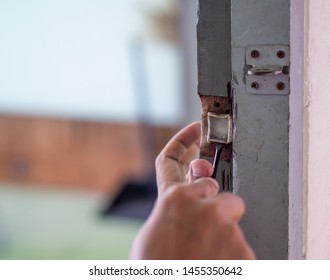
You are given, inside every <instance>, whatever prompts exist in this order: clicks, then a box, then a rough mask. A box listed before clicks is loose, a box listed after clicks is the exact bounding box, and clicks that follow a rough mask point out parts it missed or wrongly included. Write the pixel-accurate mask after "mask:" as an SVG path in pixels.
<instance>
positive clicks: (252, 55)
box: [251, 50, 260, 58]
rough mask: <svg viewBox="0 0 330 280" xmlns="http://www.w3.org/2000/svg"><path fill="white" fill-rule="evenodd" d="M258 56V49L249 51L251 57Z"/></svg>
mask: <svg viewBox="0 0 330 280" xmlns="http://www.w3.org/2000/svg"><path fill="white" fill-rule="evenodd" d="M259 56H260V53H259V51H257V50H252V51H251V57H252V58H258V57H259Z"/></svg>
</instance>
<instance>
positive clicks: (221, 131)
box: [207, 112, 233, 144]
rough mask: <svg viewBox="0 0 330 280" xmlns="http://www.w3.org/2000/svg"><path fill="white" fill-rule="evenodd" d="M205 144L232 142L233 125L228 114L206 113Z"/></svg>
mask: <svg viewBox="0 0 330 280" xmlns="http://www.w3.org/2000/svg"><path fill="white" fill-rule="evenodd" d="M207 121H208V132H207V142H209V143H210V142H217V143H222V144H229V143H231V142H232V134H233V129H232V127H233V124H232V118H231V116H230V115H229V114H219V115H218V114H214V113H211V112H208V113H207Z"/></svg>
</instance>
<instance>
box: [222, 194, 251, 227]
mask: <svg viewBox="0 0 330 280" xmlns="http://www.w3.org/2000/svg"><path fill="white" fill-rule="evenodd" d="M217 203H218V205H219V208H220V210H219V211H221V212H222V213H224V214H226V215H228V217H229V219H230V220H232V221H233V222H239V221H240V219H241V218H242V216H243V214H244V213H245V204H244V201H243V199H241V198H240V197H239V196H237V195H234V194H232V193H229V192H223V193H221V194H219V195H218V197H217Z"/></svg>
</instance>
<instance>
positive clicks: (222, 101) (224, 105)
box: [199, 93, 232, 162]
mask: <svg viewBox="0 0 330 280" xmlns="http://www.w3.org/2000/svg"><path fill="white" fill-rule="evenodd" d="M199 97H200V99H201V107H202V115H201V118H202V141H201V150H200V156H201V157H213V156H214V154H215V143H208V142H207V130H208V122H207V113H208V112H211V113H215V114H232V99H231V98H229V97H220V96H210V95H203V93H199ZM231 153H232V144H228V145H226V146H225V147H224V149H223V152H222V154H221V159H222V160H225V161H227V162H229V161H230V158H231Z"/></svg>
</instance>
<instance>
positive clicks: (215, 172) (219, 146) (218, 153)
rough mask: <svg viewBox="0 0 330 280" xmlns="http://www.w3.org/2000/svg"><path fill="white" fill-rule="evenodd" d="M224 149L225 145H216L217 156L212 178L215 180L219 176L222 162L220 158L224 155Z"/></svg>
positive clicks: (214, 161) (214, 160)
mask: <svg viewBox="0 0 330 280" xmlns="http://www.w3.org/2000/svg"><path fill="white" fill-rule="evenodd" d="M223 147H224V144H221V143H216V146H215V156H214V159H213V173H212V175H211V177H212V178H214V179H215V178H216V176H217V171H218V166H219V161H220V157H221V154H222V150H223Z"/></svg>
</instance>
